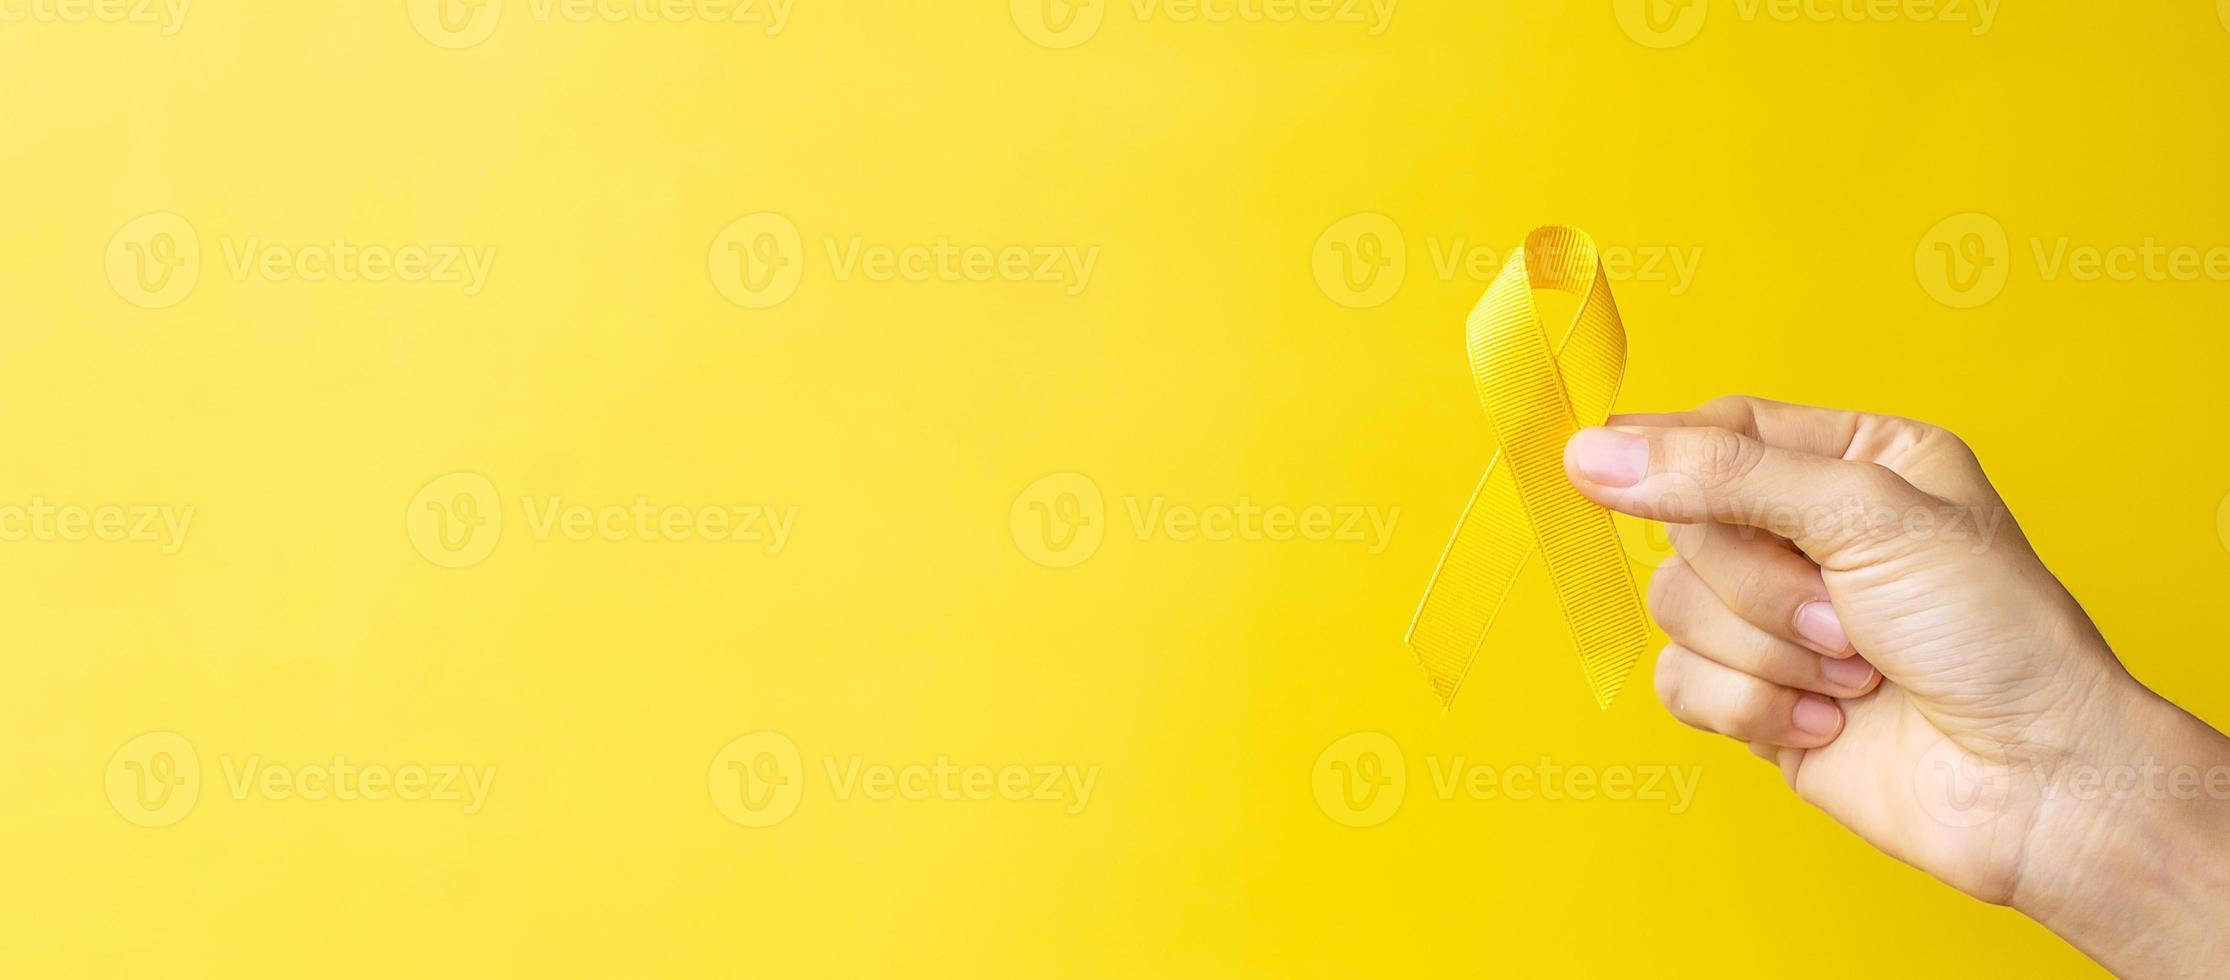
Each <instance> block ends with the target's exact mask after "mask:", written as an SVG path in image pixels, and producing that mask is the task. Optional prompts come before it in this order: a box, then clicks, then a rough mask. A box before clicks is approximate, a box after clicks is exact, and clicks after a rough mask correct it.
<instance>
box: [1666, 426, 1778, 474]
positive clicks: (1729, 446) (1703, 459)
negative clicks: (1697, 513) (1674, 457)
mask: <svg viewBox="0 0 2230 980" xmlns="http://www.w3.org/2000/svg"><path fill="white" fill-rule="evenodd" d="M1758 450H1759V447H1758V445H1757V443H1755V442H1752V441H1750V440H1749V439H1746V438H1743V436H1742V434H1741V433H1738V432H1735V431H1734V430H1732V429H1723V428H1719V427H1716V426H1714V427H1711V428H1704V429H1695V430H1692V431H1691V432H1690V433H1689V434H1688V438H1687V439H1686V440H1684V445H1683V448H1682V450H1681V453H1682V463H1683V464H1684V465H1683V466H1682V469H1683V470H1685V471H1686V472H1687V473H1688V475H1689V476H1691V477H1693V478H1695V480H1696V481H1697V482H1699V483H1702V484H1703V485H1704V486H1706V487H1725V486H1727V485H1729V484H1732V483H1735V482H1737V481H1739V480H1741V479H1742V478H1743V477H1745V476H1747V475H1749V473H1750V471H1751V470H1753V469H1755V468H1756V467H1757V465H1758V457H1759V451H1758Z"/></svg>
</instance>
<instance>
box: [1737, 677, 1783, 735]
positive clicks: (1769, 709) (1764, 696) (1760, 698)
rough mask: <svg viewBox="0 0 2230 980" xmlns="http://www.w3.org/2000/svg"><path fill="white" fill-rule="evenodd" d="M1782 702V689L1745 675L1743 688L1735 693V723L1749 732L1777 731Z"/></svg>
mask: <svg viewBox="0 0 2230 980" xmlns="http://www.w3.org/2000/svg"><path fill="white" fill-rule="evenodd" d="M1781 702H1782V694H1781V691H1780V689H1778V688H1775V687H1774V686H1773V685H1771V684H1768V683H1766V682H1764V681H1761V680H1758V679H1757V678H1754V677H1745V678H1743V681H1742V687H1741V690H1739V691H1736V692H1735V694H1734V704H1733V708H1732V711H1733V715H1734V720H1733V724H1734V725H1735V726H1736V727H1737V728H1738V729H1740V730H1742V731H1748V732H1759V733H1764V732H1771V731H1776V730H1778V729H1779V728H1780V725H1779V722H1778V717H1779V715H1780V714H1781V711H1782V704H1781Z"/></svg>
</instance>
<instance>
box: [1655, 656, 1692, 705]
mask: <svg viewBox="0 0 2230 980" xmlns="http://www.w3.org/2000/svg"><path fill="white" fill-rule="evenodd" d="M1687 655H1688V651H1686V650H1682V649H1681V648H1680V646H1679V645H1678V644H1667V645H1666V646H1665V648H1664V649H1662V650H1659V651H1657V671H1656V673H1655V674H1654V675H1653V676H1652V677H1651V678H1650V680H1651V683H1652V685H1653V686H1654V687H1655V688H1656V689H1657V700H1658V701H1659V702H1662V703H1663V704H1664V706H1665V708H1666V710H1668V711H1671V712H1672V713H1673V717H1675V718H1681V719H1682V720H1684V721H1685V720H1686V718H1685V717H1684V716H1683V713H1684V712H1685V711H1686V710H1687V709H1686V705H1684V704H1683V703H1682V702H1681V698H1680V682H1681V678H1682V676H1684V674H1685V672H1686V669H1687V668H1686V665H1685V658H1686V657H1687Z"/></svg>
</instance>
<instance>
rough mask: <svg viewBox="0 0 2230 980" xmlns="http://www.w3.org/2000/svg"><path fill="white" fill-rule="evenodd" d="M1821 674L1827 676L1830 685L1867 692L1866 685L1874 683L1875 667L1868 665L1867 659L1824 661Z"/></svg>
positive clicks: (1851, 658) (1821, 662) (1830, 659)
mask: <svg viewBox="0 0 2230 980" xmlns="http://www.w3.org/2000/svg"><path fill="white" fill-rule="evenodd" d="M1820 673H1822V674H1825V675H1827V680H1828V683H1831V684H1835V685H1838V686H1841V687H1847V688H1850V689H1852V690H1854V691H1858V690H1865V688H1866V685H1868V684H1871V683H1873V682H1874V665H1873V664H1870V663H1867V662H1866V658H1865V657H1845V658H1843V659H1841V660H1836V659H1833V658H1829V659H1826V660H1822V661H1820Z"/></svg>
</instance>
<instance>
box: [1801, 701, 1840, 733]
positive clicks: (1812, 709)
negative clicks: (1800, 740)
mask: <svg viewBox="0 0 2230 980" xmlns="http://www.w3.org/2000/svg"><path fill="white" fill-rule="evenodd" d="M1842 725H1843V711H1842V709H1841V708H1837V707H1836V706H1835V703H1834V702H1832V701H1829V700H1828V699H1826V698H1823V697H1820V696H1819V695H1817V694H1807V695H1805V696H1803V697H1800V698H1798V699H1796V727H1797V728H1798V730H1800V731H1802V732H1804V733H1805V734H1807V735H1833V734H1835V730H1836V729H1837V728H1840V727H1842Z"/></svg>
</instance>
